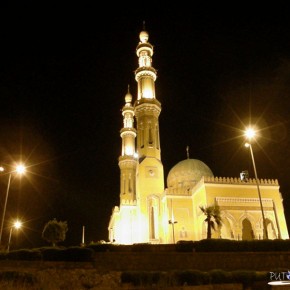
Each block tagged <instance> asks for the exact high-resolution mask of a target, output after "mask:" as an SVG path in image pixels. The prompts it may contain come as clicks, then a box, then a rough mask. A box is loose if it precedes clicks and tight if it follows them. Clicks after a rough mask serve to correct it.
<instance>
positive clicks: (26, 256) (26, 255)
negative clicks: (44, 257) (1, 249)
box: [6, 250, 41, 261]
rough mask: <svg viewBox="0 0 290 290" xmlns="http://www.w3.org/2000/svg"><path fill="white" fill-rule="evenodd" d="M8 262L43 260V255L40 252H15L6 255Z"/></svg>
mask: <svg viewBox="0 0 290 290" xmlns="http://www.w3.org/2000/svg"><path fill="white" fill-rule="evenodd" d="M6 258H7V259H8V260H27V261H38V260H41V253H40V251H38V250H15V251H11V252H9V253H7V254H6Z"/></svg>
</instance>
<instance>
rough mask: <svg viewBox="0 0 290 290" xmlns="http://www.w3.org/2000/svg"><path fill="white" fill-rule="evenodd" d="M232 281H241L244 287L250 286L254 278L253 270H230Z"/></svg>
mask: <svg viewBox="0 0 290 290" xmlns="http://www.w3.org/2000/svg"><path fill="white" fill-rule="evenodd" d="M232 275H233V281H234V282H236V283H242V284H243V286H244V287H248V286H251V285H252V284H253V282H254V281H255V280H256V272H255V271H247V270H236V271H233V272H232Z"/></svg>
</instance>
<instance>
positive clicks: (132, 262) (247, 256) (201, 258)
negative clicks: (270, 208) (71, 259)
mask: <svg viewBox="0 0 290 290" xmlns="http://www.w3.org/2000/svg"><path fill="white" fill-rule="evenodd" d="M94 264H95V267H96V269H99V270H114V271H125V270H149V271H153V270H183V269H198V270H202V271H209V270H212V269H222V270H227V271H232V270H241V269H245V270H256V271H275V270H276V269H284V270H285V271H287V270H288V268H289V266H290V252H255V253H254V252H227V253H224V252H211V253H196V252H185V253H180V252H153V253H151V252H100V253H96V255H95V262H94Z"/></svg>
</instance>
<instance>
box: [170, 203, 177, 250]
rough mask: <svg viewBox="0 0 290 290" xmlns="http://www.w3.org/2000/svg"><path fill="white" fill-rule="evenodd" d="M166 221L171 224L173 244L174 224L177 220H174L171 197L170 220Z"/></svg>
mask: <svg viewBox="0 0 290 290" xmlns="http://www.w3.org/2000/svg"><path fill="white" fill-rule="evenodd" d="M168 223H169V224H170V225H171V226H172V240H173V244H175V235H174V225H175V224H177V221H176V220H174V215H173V207H172V199H171V220H169V221H168Z"/></svg>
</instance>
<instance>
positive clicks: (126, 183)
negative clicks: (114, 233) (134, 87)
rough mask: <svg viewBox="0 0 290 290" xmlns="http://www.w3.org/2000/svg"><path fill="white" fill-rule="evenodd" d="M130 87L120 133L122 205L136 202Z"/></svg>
mask: <svg viewBox="0 0 290 290" xmlns="http://www.w3.org/2000/svg"><path fill="white" fill-rule="evenodd" d="M131 102H132V95H131V94H130V90H129V86H128V93H127V94H126V96H125V105H124V106H123V109H122V115H123V128H122V129H121V131H120V136H121V138H122V153H121V156H120V157H119V167H120V171H121V172H120V174H121V176H120V205H122V204H133V203H134V202H135V201H136V167H137V158H136V152H135V139H136V129H135V128H134V108H133V106H132V103H131Z"/></svg>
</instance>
